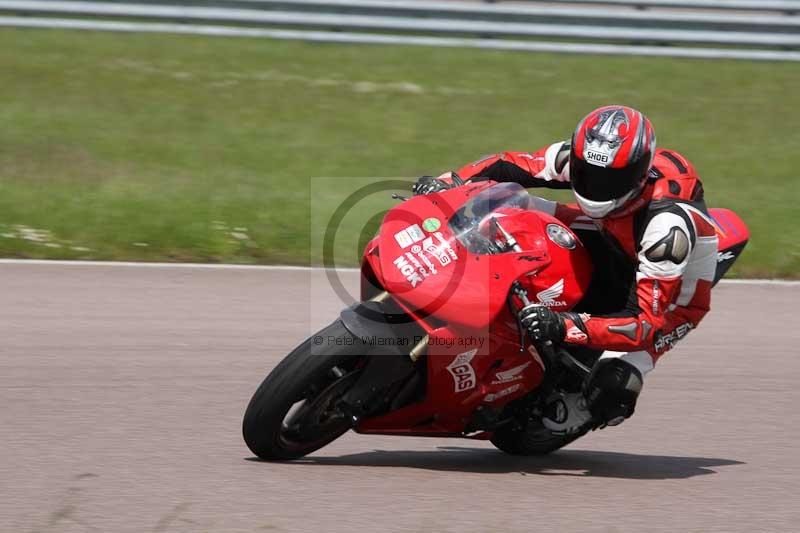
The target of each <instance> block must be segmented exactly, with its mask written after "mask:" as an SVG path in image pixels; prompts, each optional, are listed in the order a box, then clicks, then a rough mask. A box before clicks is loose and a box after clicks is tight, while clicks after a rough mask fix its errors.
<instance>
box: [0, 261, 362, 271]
mask: <svg viewBox="0 0 800 533" xmlns="http://www.w3.org/2000/svg"><path fill="white" fill-rule="evenodd" d="M0 265H37V266H38V265H43V266H68V267H69V266H89V267H92V266H102V267H133V268H184V269H201V270H267V271H269V270H287V271H297V272H324V271H325V270H326V269H325V268H324V267H306V266H295V265H237V264H233V263H145V262H142V263H139V262H134V261H70V260H65V259H0ZM336 271H337V272H359V269H358V268H345V267H337V268H336Z"/></svg>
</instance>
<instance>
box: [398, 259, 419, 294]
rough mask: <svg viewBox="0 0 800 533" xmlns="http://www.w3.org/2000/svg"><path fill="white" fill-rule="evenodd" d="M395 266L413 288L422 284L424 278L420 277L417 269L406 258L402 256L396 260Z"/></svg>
mask: <svg viewBox="0 0 800 533" xmlns="http://www.w3.org/2000/svg"><path fill="white" fill-rule="evenodd" d="M394 266H396V267H397V270H399V271H400V273H401V274H402V275H404V276H405V277H406V279H407V280H408V282H409V283H410V284H411V286H412V287H416V286H417V285H419V284H420V283H422V276H420V275H419V273H418V272H417V269H415V268H414V267H413V266H411V264H410V263H409V262H408V260H407V259H406V258H405V256H402V255H401V256H400V257H398V258H397V259H395V260H394Z"/></svg>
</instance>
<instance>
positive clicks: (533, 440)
mask: <svg viewBox="0 0 800 533" xmlns="http://www.w3.org/2000/svg"><path fill="white" fill-rule="evenodd" d="M585 434H586V431H581V432H578V433H575V434H572V435H554V434H553V433H552V432H551V431H550V430H549V429H547V428H546V427H544V426H543V425H541V423H539V422H538V421H535V420H531V421H529V422H528V424H527V426H526V427H524V428H514V427H511V425H508V426H504V427H501V428H499V429H498V430H497V431H495V432H494V433H493V434H492V438H491V442H492V444H494V445H495V447H497V448H498V449H499V450H502V451H504V452H506V453H508V454H511V455H546V454H548V453H550V452H554V451H556V450H558V449H559V448H563V447H564V446H566V445H567V444H569V443H571V442H574V441H575V440H577V439H579V438H580V437H582V436H583V435H585Z"/></svg>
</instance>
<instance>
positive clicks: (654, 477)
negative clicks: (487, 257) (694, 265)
mask: <svg viewBox="0 0 800 533" xmlns="http://www.w3.org/2000/svg"><path fill="white" fill-rule="evenodd" d="M344 279H345V282H346V283H345V285H347V286H348V287H351V288H352V287H354V286H355V285H356V275H355V274H353V273H348V274H346V275H345V276H344ZM327 287H328V285H327V282H326V280H325V279H324V277H322V275H321V274H320V273H319V272H311V271H302V270H234V269H199V268H147V267H127V266H102V265H100V266H87V265H75V266H64V265H58V264H56V265H43V264H2V265H0V406H2V407H0V531H3V532H27V531H46V532H50V531H68V532H95V531H97V532H128V531H130V532H148V531H153V532H158V531H186V532H195V531H224V532H235V531H347V532H349V531H361V532H372V531H420V532H422V531H655V530H660V531H690V530H691V531H726V532H727V531H796V530H797V528H798V527H800V526H798V524H800V505H798V503H800V499H799V497H800V479H798V476H799V475H800V469H798V465H799V464H800V453H799V452H798V447H797V443H798V441H799V440H800V429H799V427H798V421H799V418H800V417H798V406H799V405H800V394H799V393H798V381H800V359H798V350H797V346H798V344H800V324H799V323H798V320H797V315H796V312H795V307H796V305H797V303H798V301H800V286H775V285H766V286H764V285H723V286H720V287H718V288H717V289H716V290H715V294H714V310H713V311H712V313H711V315H710V316H709V317H708V318H707V319H706V321H705V322H704V323H703V325H702V326H701V327H700V328H699V329H698V330H697V331H695V332H693V333H692V334H690V335H689V337H688V338H687V339H685V340H684V341H683V343H682V344H681V345H680V346H679V347H678V348H677V349H676V350H675V351H674V352H673V353H671V354H669V355H668V356H666V357H665V358H664V359H662V361H661V363H660V364H659V367H658V368H656V370H655V371H654V372H653V373H651V374H650V376H649V377H648V380H647V382H646V385H645V390H644V393H643V395H642V398H641V400H640V403H639V407H638V409H637V414H636V416H634V417H633V418H632V419H631V420H629V421H627V422H625V423H624V424H623V425H621V426H619V427H617V428H611V429H606V430H602V431H598V432H594V433H593V434H591V435H588V436H587V437H585V438H583V439H581V440H579V441H577V442H576V443H575V444H573V445H572V446H570V447H568V448H566V449H565V450H562V451H560V452H558V453H556V454H554V455H551V456H549V457H544V458H515V457H510V456H506V455H504V454H503V453H502V452H500V451H497V450H495V449H494V448H493V447H492V446H491V444H489V443H485V442H478V441H471V440H457V439H451V440H447V439H422V438H395V437H369V436H359V435H355V434H348V435H346V436H345V437H343V438H342V439H340V440H339V441H337V442H335V443H334V444H332V445H330V446H329V447H327V448H325V449H323V450H321V451H320V452H318V453H317V454H315V455H313V456H311V457H309V458H307V459H306V460H303V461H299V462H295V463H288V464H272V463H266V462H260V461H256V460H254V459H253V457H252V454H251V453H250V452H249V450H248V449H247V448H246V446H245V445H244V442H243V441H242V438H241V419H242V414H243V412H244V408H245V406H246V404H247V402H248V400H249V398H250V395H251V394H252V393H253V392H254V390H255V388H256V387H257V385H258V384H259V383H260V381H261V380H262V378H263V377H264V376H265V375H266V373H267V372H268V371H269V370H270V369H271V368H272V367H273V366H274V365H275V364H276V363H277V362H278V361H279V360H280V359H281V358H282V357H283V356H284V355H285V354H286V353H287V351H288V350H290V349H291V348H292V347H293V346H294V345H296V344H297V343H298V342H300V341H301V340H303V339H304V338H305V337H306V336H308V335H309V334H310V333H313V332H314V331H315V330H316V329H317V328H318V327H320V326H323V325H325V323H327V322H328V321H330V320H332V319H334V318H335V317H336V316H337V313H338V311H339V309H340V308H341V307H342V306H343V304H342V303H341V301H340V300H339V299H338V298H337V297H336V296H334V295H333V294H332V293H331V291H330V290H329V289H328V288H327Z"/></svg>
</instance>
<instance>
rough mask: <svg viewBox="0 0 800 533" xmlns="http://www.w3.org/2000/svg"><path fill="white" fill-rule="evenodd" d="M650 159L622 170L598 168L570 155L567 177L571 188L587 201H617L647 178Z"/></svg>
mask: <svg viewBox="0 0 800 533" xmlns="http://www.w3.org/2000/svg"><path fill="white" fill-rule="evenodd" d="M649 167H650V157H649V156H645V157H641V158H639V161H637V162H636V163H634V164H632V165H628V166H626V167H623V168H611V167H598V166H596V165H590V164H589V163H587V162H586V161H584V160H582V159H579V158H578V157H575V155H574V154H573V155H571V157H570V163H569V177H570V181H571V182H572V188H573V189H574V190H575V192H577V193H578V194H580V195H581V196H583V197H584V198H586V199H588V200H592V201H594V202H606V201H608V200H618V199H620V198H622V197H623V196H625V195H626V194H628V193H629V192H631V191H632V190H634V189H636V188H637V187H639V186H641V184H642V182H643V181H644V180H645V178H646V177H647V170H648V168H649Z"/></svg>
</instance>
